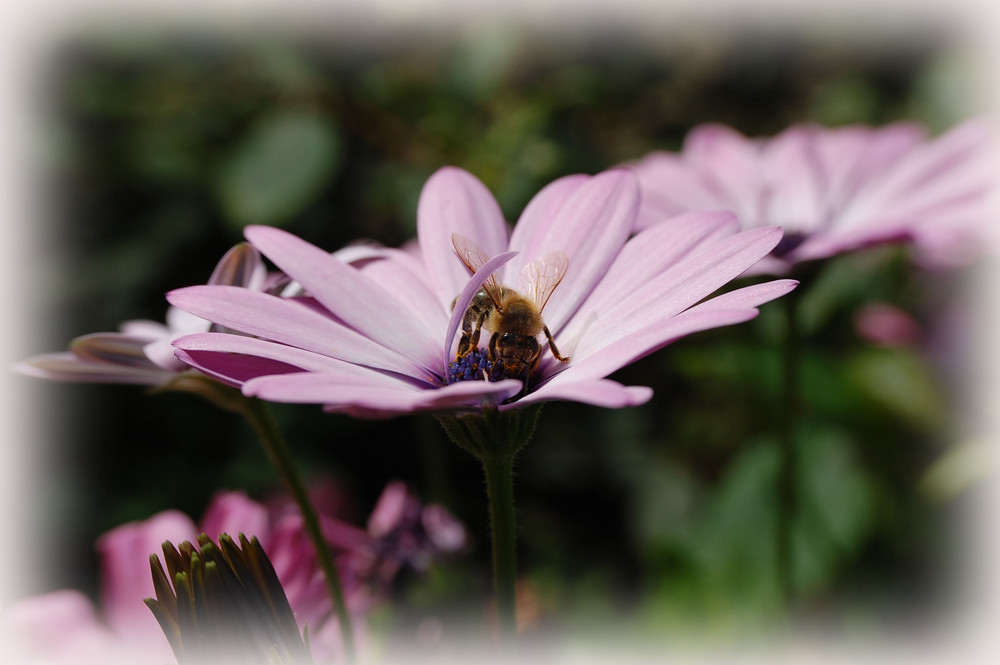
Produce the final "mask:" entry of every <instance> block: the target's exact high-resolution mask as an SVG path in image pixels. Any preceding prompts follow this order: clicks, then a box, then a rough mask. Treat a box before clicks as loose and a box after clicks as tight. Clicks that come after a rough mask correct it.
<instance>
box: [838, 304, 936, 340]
mask: <svg viewBox="0 0 1000 665" xmlns="http://www.w3.org/2000/svg"><path fill="white" fill-rule="evenodd" d="M854 329H855V330H856V331H857V333H858V335H859V336H861V337H862V338H863V339H865V340H867V341H868V342H871V343H872V344H875V345H876V346H885V347H895V346H915V345H916V344H918V343H920V341H921V337H922V332H921V329H920V324H919V323H917V321H916V320H915V319H914V318H913V316H912V315H910V314H909V313H908V312H906V311H905V310H903V309H901V308H900V307H896V306H895V305H890V304H888V303H878V302H876V303H869V304H866V305H864V306H863V307H862V308H861V309H859V310H858V311H857V312H856V313H855V315H854Z"/></svg>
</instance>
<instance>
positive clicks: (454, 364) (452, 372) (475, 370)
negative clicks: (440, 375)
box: [448, 349, 497, 383]
mask: <svg viewBox="0 0 1000 665" xmlns="http://www.w3.org/2000/svg"><path fill="white" fill-rule="evenodd" d="M492 375H493V363H492V362H490V359H489V357H488V356H487V355H486V354H485V353H483V352H482V351H481V350H479V349H473V350H472V351H469V352H468V353H467V354H465V355H464V356H462V357H460V358H455V360H453V361H451V364H449V365H448V383H458V382H459V381H480V380H482V379H489V380H491V381H496V380H497V379H496V378H493V376H492Z"/></svg>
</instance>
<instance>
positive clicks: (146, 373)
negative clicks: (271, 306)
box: [15, 243, 267, 385]
mask: <svg viewBox="0 0 1000 665" xmlns="http://www.w3.org/2000/svg"><path fill="white" fill-rule="evenodd" d="M266 279H267V275H266V271H265V269H264V264H263V262H262V261H261V258H260V254H259V253H258V252H257V250H256V249H254V248H253V247H252V246H250V245H248V244H247V243H241V244H239V245H237V246H236V247H233V248H232V249H231V250H229V251H228V252H227V253H226V255H225V256H223V257H222V259H221V260H220V261H219V263H218V265H217V266H216V268H215V270H214V272H213V273H212V276H211V277H210V278H209V280H208V283H209V284H219V285H222V284H225V285H229V286H233V287H239V288H246V289H252V290H261V289H263V288H264V287H265V282H266ZM211 327H212V324H211V322H209V321H206V320H205V319H202V318H198V317H196V316H192V315H191V314H188V313H187V312H184V311H182V310H180V309H178V308H176V307H170V308H169V309H168V310H167V314H166V323H158V322H156V321H147V320H138V321H126V322H125V323H123V324H122V325H121V329H120V330H119V332H100V333H92V334H89V335H83V336H82V337H77V338H76V339H74V340H73V341H72V342H71V343H70V347H69V351H66V352H61V353H47V354H43V355H39V356H34V357H32V358H29V359H28V360H25V361H24V362H21V363H18V364H17V365H16V366H15V369H16V370H17V371H19V372H21V373H22V374H27V375H29V376H36V377H40V378H44V379H54V380H57V381H84V382H97V383H135V384H142V385H162V384H165V383H167V382H168V381H170V380H172V379H174V378H175V377H176V375H177V373H178V372H183V371H185V370H188V369H189V367H188V366H187V365H185V364H184V363H182V362H180V361H179V360H177V357H176V356H175V355H174V350H173V346H171V344H172V342H173V341H174V340H175V339H177V338H178V337H181V336H183V335H186V334H189V333H193V332H205V331H207V330H210V329H211Z"/></svg>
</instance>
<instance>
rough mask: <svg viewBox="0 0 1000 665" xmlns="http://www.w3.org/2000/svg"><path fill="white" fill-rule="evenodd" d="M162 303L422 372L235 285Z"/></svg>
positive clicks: (334, 326) (310, 315) (341, 329)
mask: <svg viewBox="0 0 1000 665" xmlns="http://www.w3.org/2000/svg"><path fill="white" fill-rule="evenodd" d="M167 300H169V301H170V303H171V304H173V305H175V306H177V307H181V308H183V309H185V310H187V311H190V312H193V313H195V314H197V315H198V316H202V317H204V318H206V319H209V320H210V321H214V322H215V323H218V324H220V325H222V326H225V327H226V328H229V329H231V330H235V331H238V332H241V333H244V334H246V335H253V336H255V337H262V338H264V339H269V340H272V341H275V342H279V343H281V344H288V345H290V346H294V347H297V348H300V349H304V350H306V351H312V352H314V353H319V354H322V355H327V356H330V357H331V358H339V359H341V360H346V361H348V362H352V363H355V364H359V365H366V366H369V367H374V368H378V369H384V370H388V371H392V372H399V373H402V374H406V375H410V376H423V375H425V374H426V373H427V370H426V369H424V368H423V367H422V366H421V365H420V364H419V363H418V362H415V361H414V360H412V359H409V358H405V357H403V356H402V355H400V354H399V353H398V352H396V351H395V350H394V349H388V348H386V347H384V346H382V345H381V344H378V343H376V342H375V341H373V340H372V339H370V338H368V337H366V336H364V335H362V334H360V333H358V332H356V331H355V330H352V329H351V328H348V327H346V326H344V325H342V324H340V323H338V322H336V321H334V320H333V319H331V318H329V317H327V316H324V315H322V314H319V313H318V312H316V311H314V310H313V309H311V308H309V307H307V306H304V305H302V304H300V303H297V302H295V301H293V300H287V299H283V298H279V297H277V296H271V295H268V294H265V293H257V292H255V291H250V290H248V289H241V288H238V287H235V286H190V287H186V288H183V289H177V290H175V291H171V292H170V293H168V294H167Z"/></svg>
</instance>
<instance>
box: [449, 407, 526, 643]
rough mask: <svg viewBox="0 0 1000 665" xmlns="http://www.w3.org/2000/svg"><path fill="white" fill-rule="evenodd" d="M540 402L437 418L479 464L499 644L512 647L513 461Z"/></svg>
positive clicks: (514, 572) (514, 563)
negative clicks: (486, 507) (490, 545)
mask: <svg viewBox="0 0 1000 665" xmlns="http://www.w3.org/2000/svg"><path fill="white" fill-rule="evenodd" d="M540 411H541V406H540V405H533V406H528V407H525V408H521V409H511V410H509V411H504V412H502V413H501V412H498V411H497V410H496V409H485V410H484V411H483V413H482V414H477V415H466V416H439V417H438V422H440V423H441V426H442V427H443V428H444V430H445V432H447V433H448V436H449V437H450V438H451V439H452V441H454V442H455V443H457V444H458V445H459V446H461V447H462V448H464V449H465V450H467V451H469V452H470V453H471V454H472V455H474V456H475V457H476V458H477V459H478V460H479V461H480V462H481V463H482V465H483V471H484V472H485V474H486V495H487V500H488V501H489V506H490V529H491V533H492V541H493V589H494V593H495V594H496V601H497V617H498V619H499V635H500V641H501V644H503V645H507V646H510V645H513V643H514V641H515V637H516V635H517V613H516V606H517V602H516V601H517V597H516V593H515V585H514V583H515V581H516V580H517V560H516V544H517V525H516V520H515V515H514V460H515V458H516V457H517V453H518V451H520V450H521V448H523V447H524V446H525V444H527V443H528V440H529V439H530V438H531V435H532V434H533V433H534V431H535V424H536V423H537V422H538V414H539V413H540Z"/></svg>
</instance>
